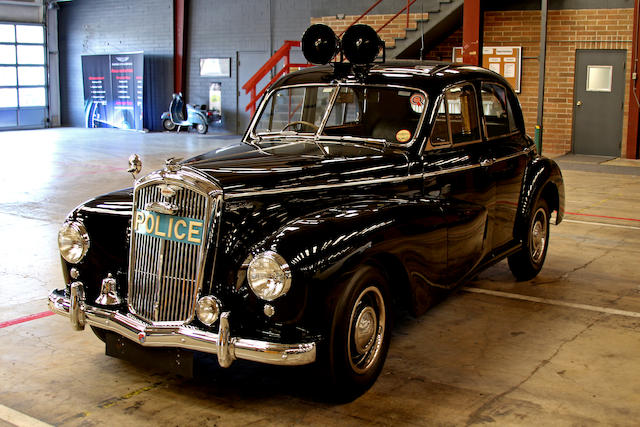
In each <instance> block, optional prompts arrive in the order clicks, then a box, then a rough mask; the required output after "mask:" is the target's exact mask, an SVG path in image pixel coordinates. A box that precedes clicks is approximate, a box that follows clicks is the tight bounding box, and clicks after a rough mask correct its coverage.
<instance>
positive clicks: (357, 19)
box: [339, 0, 416, 37]
mask: <svg viewBox="0 0 640 427" xmlns="http://www.w3.org/2000/svg"><path fill="white" fill-rule="evenodd" d="M415 2H416V0H407V5H406V6H405V7H403V8H402V9H400V10H399V11H398V13H396V14H395V15H393V16H392V17H391V18H390V19H389V20H388V21H387V22H385V23H384V24H383V25H382V26H381V27H380V28H378V29H377V30H376V32H378V33H379V32H380V31H382V29H383V28H384V27H386V26H387V25H389V24H390V23H391V22H392V21H393V20H395V19H396V18H397V17H398V16H400V14H401V13H402V12H404V11H405V10H406V11H407V23H406V28H409V10H410V8H411V5H412V4H414V3H415ZM380 3H382V0H376V1H375V3H373V4H372V5H371V7H369V9H367V10H365V11H364V13H363V14H362V15H360V16H359V17H357V18H356V20H355V21H353V22H352V23H351V25H349V26H348V27H347V28H346V29H345V30H344V31H343V32H341V33H340V36H339V37H342V35H343V34H344V33H345V32H346V31H347V30H348V29H349V28H351V27H352V26H354V25H355V24H357V23H358V22H359V21H360V20H361V19H362V18H364V17H365V16H366V15H368V14H369V12H371V11H372V10H373V8H374V7H376V6H377V5H379V4H380Z"/></svg>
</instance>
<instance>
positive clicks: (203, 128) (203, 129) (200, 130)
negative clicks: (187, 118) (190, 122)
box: [196, 123, 208, 135]
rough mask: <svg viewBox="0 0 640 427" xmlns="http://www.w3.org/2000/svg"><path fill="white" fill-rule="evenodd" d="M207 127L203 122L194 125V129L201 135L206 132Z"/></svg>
mask: <svg viewBox="0 0 640 427" xmlns="http://www.w3.org/2000/svg"><path fill="white" fill-rule="evenodd" d="M207 128H208V126H207V125H205V124H204V123H198V124H197V125H196V130H197V131H198V133H199V134H200V135H203V134H205V133H207Z"/></svg>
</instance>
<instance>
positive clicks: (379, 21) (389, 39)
mask: <svg viewBox="0 0 640 427" xmlns="http://www.w3.org/2000/svg"><path fill="white" fill-rule="evenodd" d="M392 17H393V15H391V14H389V15H367V16H365V17H364V18H362V19H361V20H360V21H358V24H366V25H370V26H371V27H373V28H374V29H375V30H378V28H380V27H382V26H383V25H384V24H385V23H386V22H387V21H388V20H389V19H391V18H392ZM420 17H422V18H423V19H428V17H429V14H428V13H424V14H421V13H410V14H409V28H411V29H415V28H416V27H417V21H418V19H420ZM356 19H358V16H356V15H347V16H345V17H344V19H337V18H336V17H335V16H323V17H320V18H311V24H325V25H328V26H330V27H331V28H332V29H333V31H335V33H336V34H337V35H338V36H340V34H341V33H342V32H343V31H344V30H346V29H347V27H348V26H349V25H351V23H353V22H354V21H355V20H356ZM406 25H407V15H406V13H405V14H401V15H399V16H398V17H397V18H396V19H394V20H393V21H392V22H391V23H390V24H389V25H387V26H386V27H384V28H383V29H382V31H381V32H379V36H380V38H381V39H382V40H384V42H385V44H386V46H387V47H392V46H395V44H396V41H395V39H396V38H403V37H406V31H405V29H406V28H407V27H406Z"/></svg>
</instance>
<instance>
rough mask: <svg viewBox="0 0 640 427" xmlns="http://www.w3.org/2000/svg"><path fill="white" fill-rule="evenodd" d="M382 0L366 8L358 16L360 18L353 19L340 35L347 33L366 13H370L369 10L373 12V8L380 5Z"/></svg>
mask: <svg viewBox="0 0 640 427" xmlns="http://www.w3.org/2000/svg"><path fill="white" fill-rule="evenodd" d="M381 1H382V0H377V1H376V2H375V3H374V4H373V5H372V6H371V7H370V8H369V9H367V10H365V11H364V13H363V14H362V15H360V16H358V18H357V19H356V20H355V21H353V22H352V23H351V25H349V26H348V27H347V28H346V29H345V30H344V31H343V32H341V33H340V35H339V36H338V37H342V35H343V34H344V33H345V32H346V31H347V30H348V29H349V28H351V27H353V26H354V25H355V24H357V23H358V21H360V20H361V19H362V18H364V17H365V16H366V15H368V14H369V12H371V11H372V10H373V8H374V7H376V6H377V5H379V4H380V2H381Z"/></svg>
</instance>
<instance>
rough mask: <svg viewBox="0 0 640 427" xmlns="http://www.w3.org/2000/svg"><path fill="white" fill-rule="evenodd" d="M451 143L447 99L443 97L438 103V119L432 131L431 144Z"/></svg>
mask: <svg viewBox="0 0 640 427" xmlns="http://www.w3.org/2000/svg"><path fill="white" fill-rule="evenodd" d="M450 143H451V138H450V136H449V123H448V122H447V108H446V100H445V99H444V98H443V99H442V101H440V104H439V105H438V112H437V114H436V121H435V123H434V124H433V130H432V131H431V145H433V146H438V145H446V144H450Z"/></svg>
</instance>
